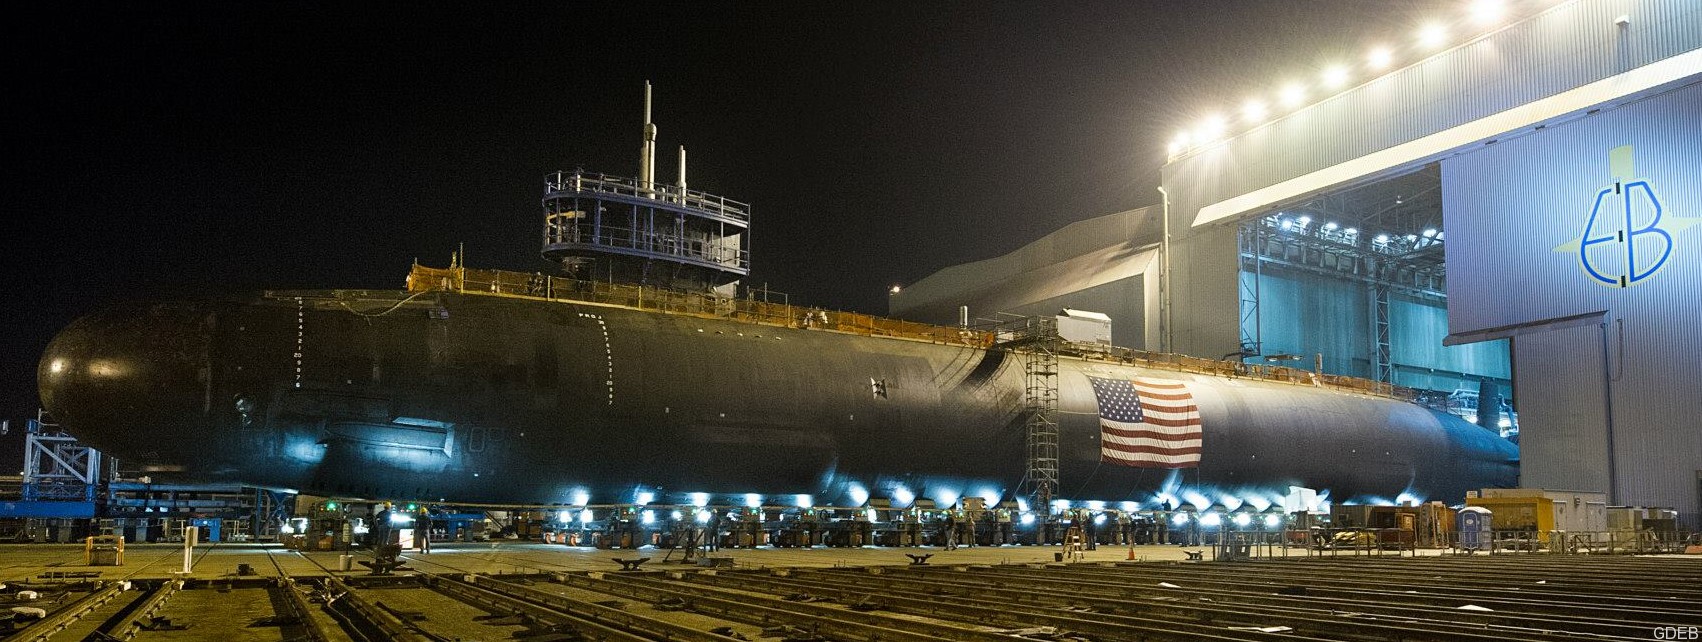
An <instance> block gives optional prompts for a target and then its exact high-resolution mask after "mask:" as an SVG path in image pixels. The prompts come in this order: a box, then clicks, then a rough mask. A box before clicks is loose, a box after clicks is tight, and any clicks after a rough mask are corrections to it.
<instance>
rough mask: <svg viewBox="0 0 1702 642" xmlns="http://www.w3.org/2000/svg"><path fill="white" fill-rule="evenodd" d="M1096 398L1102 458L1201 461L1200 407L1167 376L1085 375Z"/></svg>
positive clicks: (1144, 463)
mask: <svg viewBox="0 0 1702 642" xmlns="http://www.w3.org/2000/svg"><path fill="white" fill-rule="evenodd" d="M1088 380H1089V381H1091V382H1092V383H1093V396H1094V397H1095V398H1096V399H1097V400H1098V402H1099V457H1100V460H1102V461H1106V462H1110V463H1113V464H1121V465H1124V466H1136V467H1140V468H1194V467H1197V466H1199V465H1200V438H1201V434H1202V433H1201V426H1200V408H1199V406H1196V405H1194V396H1193V395H1191V394H1189V393H1188V386H1187V385H1186V384H1184V383H1182V382H1180V381H1172V380H1169V379H1135V380H1134V381H1129V380H1126V379H1101V378H1099V377H1088Z"/></svg>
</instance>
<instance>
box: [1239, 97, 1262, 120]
mask: <svg viewBox="0 0 1702 642" xmlns="http://www.w3.org/2000/svg"><path fill="white" fill-rule="evenodd" d="M1265 113H1266V109H1265V101H1263V100H1259V99H1257V98H1250V99H1248V100H1247V102H1245V103H1242V104H1241V117H1242V118H1244V119H1246V121H1247V122H1249V123H1253V124H1258V123H1259V122H1260V121H1263V120H1264V119H1265Z"/></svg>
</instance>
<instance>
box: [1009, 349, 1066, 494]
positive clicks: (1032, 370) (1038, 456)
mask: <svg viewBox="0 0 1702 642" xmlns="http://www.w3.org/2000/svg"><path fill="white" fill-rule="evenodd" d="M999 337H1000V339H1001V341H1000V342H999V343H998V344H997V345H996V346H995V347H996V348H999V349H1004V350H1009V351H1011V352H1015V353H1017V354H1018V355H1019V356H1020V357H1021V359H1022V370H1023V383H1024V385H1023V413H1024V415H1025V416H1026V417H1027V418H1026V420H1025V422H1024V441H1025V442H1026V444H1027V447H1028V470H1027V471H1026V472H1025V473H1024V475H1023V478H1022V484H1021V486H1020V487H1019V488H1018V492H1019V493H1021V494H1022V495H1024V496H1027V497H1028V498H1029V500H1030V502H1032V503H1031V504H1030V506H1031V508H1032V510H1036V511H1049V510H1051V505H1052V498H1053V497H1055V496H1056V495H1057V492H1058V421H1057V419H1056V418H1055V415H1056V414H1057V412H1058V348H1059V346H1060V342H1061V339H1060V338H1059V337H1058V319H1057V318H1056V317H1046V316H1035V317H1025V318H1023V319H1021V320H1020V321H1015V322H1011V323H1008V324H1005V325H1004V326H1003V328H1002V329H1001V330H1000V332H999Z"/></svg>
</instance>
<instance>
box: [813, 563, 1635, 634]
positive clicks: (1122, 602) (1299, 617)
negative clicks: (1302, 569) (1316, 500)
mask: <svg viewBox="0 0 1702 642" xmlns="http://www.w3.org/2000/svg"><path fill="white" fill-rule="evenodd" d="M813 571H814V569H811V570H810V571H794V572H793V575H794V577H798V576H803V577H801V578H799V579H801V580H804V581H809V582H811V584H810V586H811V587H815V588H816V590H820V589H833V588H834V587H835V586H843V585H847V584H849V585H855V586H858V587H860V588H865V589H870V590H877V591H884V593H882V594H883V595H884V594H891V592H892V591H895V590H909V591H913V592H930V591H940V590H942V589H946V588H949V589H952V590H954V591H958V593H955V594H947V593H940V594H938V595H937V596H936V599H953V600H972V601H976V602H994V603H996V604H1006V605H1012V604H1016V605H1023V606H1028V607H1032V608H1042V607H1044V608H1052V609H1074V608H1080V607H1083V606H1086V607H1090V608H1093V609H1095V610H1097V611H1098V612H1102V613H1107V612H1109V613H1114V614H1119V615H1126V614H1138V615H1141V616H1149V617H1157V618H1161V619H1171V618H1175V619H1181V620H1182V621H1200V620H1212V619H1216V618H1217V617H1219V616H1220V615H1221V614H1224V613H1237V614H1240V615H1243V616H1245V617H1247V618H1249V619H1250V620H1257V621H1260V622H1264V623H1275V624H1285V625H1289V626H1292V627H1293V628H1294V629H1296V630H1298V631H1302V632H1306V631H1308V626H1310V627H1314V630H1312V631H1311V632H1312V633H1315V634H1319V635H1322V634H1324V633H1325V632H1326V631H1327V632H1328V634H1329V635H1330V636H1331V637H1335V636H1346V637H1349V638H1361V637H1363V638H1371V639H1402V638H1405V637H1408V636H1409V635H1410V633H1411V631H1412V630H1414V627H1415V626H1416V627H1419V630H1423V631H1427V632H1431V631H1435V632H1443V631H1446V632H1447V636H1446V637H1447V639H1461V640H1464V639H1505V636H1507V635H1517V636H1519V638H1520V639H1527V640H1542V639H1576V638H1577V637H1578V636H1577V635H1576V634H1575V633H1574V632H1571V631H1559V630H1556V629H1555V627H1554V626H1552V623H1546V624H1548V625H1545V623H1541V622H1529V621H1526V620H1528V619H1531V618H1527V617H1522V616H1513V617H1507V616H1503V615H1501V614H1498V613H1485V612H1477V611H1459V612H1455V611H1444V612H1443V613H1447V614H1459V615H1461V616H1462V617H1467V618H1470V619H1468V620H1444V619H1438V618H1437V617H1436V616H1437V615H1438V611H1437V610H1436V609H1433V608H1432V609H1421V608H1417V607H1400V606H1389V605H1383V604H1377V603H1371V602H1363V601H1361V602H1352V601H1348V600H1329V599H1318V598H1311V597H1305V598H1302V597H1284V596H1278V595H1271V594H1269V593H1252V592H1247V593H1240V594H1233V595H1231V594H1225V593H1221V592H1213V593H1210V594H1209V595H1201V594H1194V595H1191V596H1189V597H1190V598H1191V599H1178V597H1173V596H1171V595H1170V594H1172V593H1180V592H1181V591H1176V590H1166V591H1165V593H1166V594H1165V595H1159V596H1153V595H1142V596H1129V595H1126V594H1124V595H1118V596H1110V595H1104V594H1100V593H1093V592H1070V591H1068V590H1066V589H1062V588H1061V589H1059V590H1056V591H1054V590H1032V588H1031V589H1026V590H1025V589H1020V588H1003V587H991V586H988V585H986V584H984V583H978V582H968V581H965V582H946V581H941V580H939V579H934V578H930V579H927V580H922V579H914V578H905V577H899V576H901V575H903V574H901V573H900V574H881V575H867V574H865V575H857V574H853V573H815V572H813ZM812 577H813V578H818V579H814V580H810V579H806V578H812ZM871 587H872V588H871ZM847 590H849V589H847ZM1161 590H1162V589H1161ZM970 595H973V596H975V597H969V596H970ZM993 596H997V599H996V600H994V599H993ZM1320 602H1322V604H1320ZM1344 613H1362V614H1367V615H1368V616H1369V617H1365V618H1362V619H1351V620H1349V619H1342V616H1343V614H1344ZM1285 618H1286V619H1292V620H1296V621H1300V622H1304V623H1306V625H1307V626H1302V625H1299V624H1293V623H1291V622H1289V621H1284V619H1285ZM1610 626H1611V627H1612V628H1611V629H1610V628H1609V627H1610ZM1590 628H1592V629H1593V630H1591V631H1588V632H1586V634H1587V635H1588V636H1590V637H1595V636H1600V635H1620V636H1627V637H1639V636H1642V635H1644V634H1646V633H1647V632H1648V627H1646V626H1633V625H1621V624H1615V625H1602V624H1592V625H1591V627H1590ZM1486 631H1487V632H1489V633H1494V634H1496V635H1491V636H1489V637H1483V636H1482V635H1481V634H1483V633H1485V632H1486Z"/></svg>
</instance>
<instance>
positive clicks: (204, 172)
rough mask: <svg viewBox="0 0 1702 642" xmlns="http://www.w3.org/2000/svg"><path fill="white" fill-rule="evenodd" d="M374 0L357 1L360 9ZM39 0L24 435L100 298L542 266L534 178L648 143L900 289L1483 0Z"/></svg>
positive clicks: (833, 281)
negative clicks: (1190, 131) (1191, 138)
mask: <svg viewBox="0 0 1702 642" xmlns="http://www.w3.org/2000/svg"><path fill="white" fill-rule="evenodd" d="M350 4H358V5H359V6H350ZM485 4H486V3H465V4H439V3H433V2H410V3H378V4H370V5H369V4H365V3H326V4H318V3H292V2H254V3H250V2H219V3H178V2H171V3H165V2H129V3H84V2H67V3H57V2H50V3H36V4H35V6H31V7H30V8H28V9H19V8H12V9H9V10H8V12H7V16H6V19H5V20H3V21H0V25H3V26H0V51H3V52H4V58H3V62H0V65H4V69H5V73H4V76H3V82H4V83H5V90H4V92H3V97H0V105H4V110H3V114H4V119H3V120H4V124H3V125H0V136H3V138H0V146H3V148H4V150H5V152H6V160H7V163H6V165H7V167H6V169H5V175H4V178H3V179H0V186H4V187H3V189H0V199H3V202H4V207H5V210H6V216H5V217H4V229H5V234H4V239H5V241H4V243H5V245H4V250H5V251H4V252H0V257H3V258H0V260H3V261H4V266H5V268H6V270H5V274H6V286H5V287H6V288H7V291H8V293H7V295H6V297H5V299H4V300H5V301H6V306H5V312H4V318H5V319H6V324H5V327H4V331H3V332H0V355H3V356H4V360H3V362H0V417H4V418H10V419H12V420H13V423H14V429H13V431H12V432H13V434H12V435H11V436H9V437H6V438H4V439H0V463H4V462H7V461H12V460H14V459H15V458H16V455H15V454H14V453H17V452H19V451H21V446H18V445H16V444H18V443H20V442H19V441H18V440H17V433H18V432H20V431H21V426H20V425H19V424H21V420H22V419H23V418H25V417H29V416H33V414H34V410H35V408H36V407H37V404H38V402H37V401H36V386H35V368H36V362H37V359H39V357H40V354H41V351H42V349H43V348H44V347H45V346H46V345H47V342H48V340H49V339H51V338H52V336H53V333H54V332H56V331H57V330H58V329H59V328H61V327H63V326H64V325H65V324H67V323H69V322H70V321H71V320H72V319H74V318H76V317H77V316H79V315H81V314H84V313H87V312H90V311H93V310H95V309H97V308H99V307H101V306H103V305H105V304H108V303H111V302H115V301H119V300H125V299H136V298H147V297H158V296H186V295H216V294H226V293H240V292H247V291H255V290H259V289H264V288H386V289H399V288H401V287H402V286H403V278H404V277H405V276H406V274H407V271H408V266H409V264H410V263H411V262H412V261H413V260H414V259H415V258H418V259H419V260H420V261H421V262H423V263H426V264H428V265H436V266H443V265H446V264H447V263H448V261H449V257H450V254H451V252H452V251H454V250H455V248H456V247H457V244H460V243H465V245H466V250H467V256H468V262H469V264H470V265H471V266H473V267H489V268H504V269H515V270H527V271H532V270H544V269H548V266H547V265H546V264H545V263H543V262H542V260H541V259H539V258H538V256H537V253H538V245H539V235H540V226H541V214H540V209H539V204H538V197H539V196H540V195H541V194H542V177H543V175H544V174H546V173H548V172H551V171H554V170H558V169H573V168H574V167H584V168H586V169H587V170H590V171H593V172H605V173H609V174H615V175H620V176H635V175H636V174H637V164H638V148H639V144H640V124H641V120H640V117H641V99H642V95H643V84H644V81H645V80H650V81H652V82H653V83H655V102H656V105H655V118H656V122H657V125H658V127H659V129H660V132H661V134H660V140H659V143H658V149H659V151H660V153H659V158H658V161H657V163H656V165H657V168H658V172H657V173H658V176H659V178H660V179H663V180H667V181H670V182H671V181H672V180H673V178H674V174H675V169H674V168H675V166H676V163H677V161H676V159H675V151H674V150H675V149H676V148H677V147H678V146H679V145H681V144H684V145H685V146H686V147H687V149H688V157H689V159H690V164H691V166H690V168H689V175H688V180H689V183H690V185H691V186H692V187H693V188H694V189H700V190H705V191H709V192H711V193H715V194H719V195H723V196H726V197H728V198H733V199H737V200H741V201H745V202H749V203H752V204H753V207H754V215H753V222H752V238H753V242H752V251H753V260H752V266H753V267H752V277H751V278H750V279H749V281H748V282H749V283H754V284H763V283H766V284H768V285H769V287H771V288H772V289H774V290H776V291H779V292H786V293H788V294H790V295H791V296H792V300H793V301H794V302H802V303H806V304H811V305H820V306H826V307H830V308H838V309H849V310H858V311H863V312H873V313H884V311H885V307H886V306H885V297H886V296H887V295H886V289H887V288H888V287H889V286H890V285H892V284H895V283H896V284H903V283H910V282H914V281H916V280H918V279H921V278H922V277H924V276H927V275H928V274H931V273H933V272H934V271H936V270H938V269H940V268H942V267H946V266H949V265H953V264H957V263H962V262H965V261H971V260H978V259H984V258H989V257H992V256H996V255H999V254H1002V253H1005V252H1008V251H1011V250H1013V249H1015V248H1017V247H1019V246H1021V245H1023V244H1024V243H1027V242H1029V241H1032V240H1033V239H1035V238H1037V237H1039V236H1041V235H1043V234H1046V233H1048V232H1050V231H1053V230H1055V229H1057V228H1059V227H1061V226H1063V225H1065V224H1068V223H1071V222H1074V221H1079V220H1082V219H1087V218H1091V217H1094V216H1099V215H1103V214H1108V213H1112V212H1117V211H1121V210H1124V209H1128V208H1132V207H1139V206H1143V205H1149V204H1153V203H1155V202H1157V200H1158V199H1157V192H1156V190H1155V189H1154V188H1155V187H1156V186H1157V185H1158V169H1159V167H1160V166H1161V165H1162V162H1163V155H1164V147H1165V144H1166V143H1167V142H1168V141H1169V140H1171V138H1172V137H1174V136H1175V134H1176V132H1177V131H1179V130H1181V129H1182V128H1184V127H1189V126H1191V125H1193V124H1194V123H1195V121H1198V120H1199V119H1200V118H1201V117H1202V116H1204V115H1206V114H1209V113H1212V112H1221V113H1226V114H1233V111H1234V110H1235V109H1236V108H1237V107H1236V106H1238V105H1239V104H1240V103H1241V102H1242V101H1243V100H1245V99H1246V98H1248V97H1249V96H1253V95H1263V96H1267V97H1269V96H1271V95H1272V94H1273V93H1274V91H1275V89H1276V88H1277V87H1278V86H1279V85H1280V84H1283V83H1285V82H1287V81H1289V80H1293V79H1299V80H1304V81H1312V80H1314V79H1315V78H1316V76H1317V73H1318V71H1319V70H1320V69H1322V68H1323V67H1324V66H1325V65H1326V64H1329V63H1332V62H1345V63H1349V64H1353V63H1356V62H1358V61H1359V60H1360V59H1361V57H1362V56H1363V55H1364V52H1365V51H1366V49H1367V48H1368V46H1369V45H1371V44H1373V43H1376V42H1387V43H1390V44H1394V45H1401V44H1403V43H1405V42H1407V40H1408V39H1409V38H1410V35H1411V33H1412V31H1413V30H1414V29H1415V28H1416V25H1417V24H1418V23H1419V22H1421V21H1422V20H1424V19H1427V18H1441V19H1449V20H1451V19H1454V18H1455V16H1454V15H1452V14H1456V13H1458V8H1459V7H1458V5H1460V4H1461V2H1460V1H1459V0H1425V1H1422V2H1409V1H1395V0H1336V1H1321V0H1320V1H1302V0H1288V1H1276V0H1263V1H1260V0H1246V1H1230V0H1193V1H1172V2H1157V1H1146V2H1137V1H1122V2H1109V1H1090V2H1036V1H1030V2H818V3H803V2H737V3H733V2H680V3H644V2H555V3H548V4H532V3H496V6H484V5H485Z"/></svg>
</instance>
